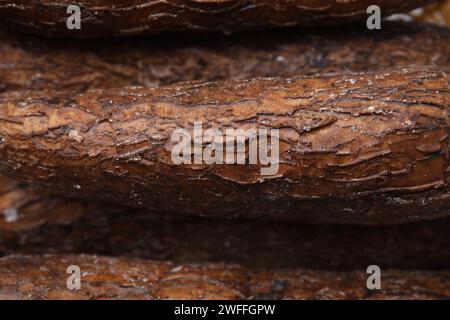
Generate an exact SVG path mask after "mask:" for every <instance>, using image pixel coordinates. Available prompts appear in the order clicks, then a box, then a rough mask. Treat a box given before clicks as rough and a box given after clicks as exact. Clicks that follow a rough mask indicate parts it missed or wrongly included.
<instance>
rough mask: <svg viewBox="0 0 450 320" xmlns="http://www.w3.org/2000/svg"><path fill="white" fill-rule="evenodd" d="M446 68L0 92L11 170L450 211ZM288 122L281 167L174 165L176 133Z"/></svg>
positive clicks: (277, 199) (310, 209)
mask: <svg viewBox="0 0 450 320" xmlns="http://www.w3.org/2000/svg"><path fill="white" fill-rule="evenodd" d="M449 101H450V93H449V72H448V68H432V67H410V68H399V69H393V70H390V71H378V72H373V73H349V74H342V75H338V74H328V75H316V76H313V77H297V78H292V79H290V80H283V79H253V80H247V81H224V82H215V83H204V84H180V85H173V86H169V87H162V88H124V89H118V90H92V91H88V92H86V93H83V94H71V93H70V92H52V91H44V92H26V93H24V92H11V93H4V94H2V95H0V122H1V123H2V126H1V127H0V138H1V143H0V170H2V171H3V172H4V173H5V174H11V175H13V176H14V177H15V178H18V179H19V181H22V182H27V183H30V184H32V185H35V186H40V187H43V188H44V189H49V190H52V191H57V192H61V193H62V194H64V195H67V196H71V197H80V198H86V199H94V200H107V201H117V202H120V203H122V204H128V205H131V206H144V207H147V208H149V209H153V210H156V211H161V210H162V211H166V212H177V213H179V214H193V215H207V216H213V217H227V218H230V217H237V216H240V217H260V218H262V217H270V218H272V219H295V220H300V221H310V222H337V223H393V222H405V221H414V220H420V219H429V218H436V217H440V216H444V215H447V206H448V201H449V200H448V197H449V195H448V186H447V184H448V177H447V175H448V174H447V167H448V147H447V145H448V142H447V139H448V118H447V116H446V110H447V108H448V106H449ZM195 121H202V122H203V125H204V127H205V128H215V129H221V130H224V129H225V128H235V129H239V128H241V129H246V130H247V129H251V128H254V129H260V128H268V129H278V130H279V131H280V159H279V160H280V161H279V170H278V172H277V173H276V174H274V175H273V176H261V172H260V169H261V168H260V166H259V165H254V166H250V165H217V164H211V165H206V164H202V165H194V164H192V165H187V164H185V165H174V164H173V162H172V158H171V150H172V148H173V147H174V145H175V142H174V141H172V140H171V134H172V133H173V131H174V130H175V129H176V128H178V127H181V128H185V129H188V130H191V129H192V127H193V123H194V122H195Z"/></svg>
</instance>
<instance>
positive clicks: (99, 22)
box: [0, 0, 433, 37]
mask: <svg viewBox="0 0 450 320" xmlns="http://www.w3.org/2000/svg"><path fill="white" fill-rule="evenodd" d="M431 2H433V1H432V0H378V1H372V0H371V1H369V0H354V1H336V0H322V1H310V0H295V1H291V0H222V1H217V0H202V1H191V0H166V1H151V0H128V1H123V0H113V1H111V0H99V1H95V2H94V3H93V2H92V1H88V0H81V1H77V2H76V4H77V5H79V6H80V7H81V8H82V10H81V14H82V22H81V24H82V26H81V29H80V30H70V29H68V28H67V18H68V14H67V12H66V10H67V7H68V6H69V5H72V4H73V2H72V1H71V0H59V1H54V0H52V1H42V0H23V1H18V0H1V1H0V21H2V22H3V24H4V25H5V26H7V27H12V28H14V29H18V30H22V31H28V32H34V33H38V34H44V35H51V36H66V37H67V36H71V37H105V36H126V35H136V34H149V33H156V32H163V31H184V32H185V31H187V30H188V31H222V32H224V33H227V34H228V33H231V32H233V31H236V30H249V29H250V30H251V29H267V28H276V27H294V26H317V25H335V24H338V23H348V22H352V21H360V22H361V23H364V25H365V20H366V19H367V13H366V11H367V8H368V7H369V6H370V5H373V4H376V5H378V6H380V8H381V12H382V14H383V15H388V14H391V13H398V12H408V11H409V10H411V9H414V8H417V7H420V6H422V5H425V4H428V3H431Z"/></svg>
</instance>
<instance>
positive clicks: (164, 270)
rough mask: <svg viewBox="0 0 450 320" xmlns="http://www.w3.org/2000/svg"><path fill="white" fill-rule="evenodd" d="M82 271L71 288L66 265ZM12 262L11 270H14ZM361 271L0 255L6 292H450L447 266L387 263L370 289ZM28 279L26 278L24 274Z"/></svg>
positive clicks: (202, 295) (336, 295)
mask: <svg viewBox="0 0 450 320" xmlns="http://www.w3.org/2000/svg"><path fill="white" fill-rule="evenodd" d="M69 265H77V266H79V267H80V270H81V272H82V277H81V288H80V290H75V291H71V290H69V289H67V285H66V280H67V278H68V274H67V273H66V269H67V267H68V266H69ZM11 270H14V272H11ZM367 277H368V275H367V274H366V273H365V272H363V271H343V272H339V271H329V272H327V271H313V270H302V269H293V270H292V269H289V270H268V271H257V270H251V269H246V268H243V267H240V266H238V265H229V264H191V265H176V264H173V263H170V262H154V261H146V260H133V259H115V258H107V257H98V256H87V255H80V256H73V255H67V256H51V255H44V256H10V257H5V258H2V259H0V298H2V299H183V300H188V299H195V300H198V299H221V300H228V299H238V300H244V299H246V300H247V299H295V300H299V299H315V300H316V299H320V300H325V299H333V300H336V299H337V300H342V299H364V300H366V299H375V300H377V299H382V300H390V299H402V300H404V299H414V300H417V299H433V300H434V299H448V298H449V297H450V285H449V281H448V278H449V277H450V273H449V272H448V271H441V272H417V271H396V270H390V271H384V272H383V285H382V288H381V290H375V291H368V290H367V287H366V281H367ZM23 279H26V281H24V280H23Z"/></svg>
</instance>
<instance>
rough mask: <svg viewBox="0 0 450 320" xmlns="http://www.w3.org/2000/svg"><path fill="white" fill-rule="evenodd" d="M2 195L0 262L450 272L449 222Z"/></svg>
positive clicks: (16, 191) (19, 190) (20, 190)
mask: <svg viewBox="0 0 450 320" xmlns="http://www.w3.org/2000/svg"><path fill="white" fill-rule="evenodd" d="M1 180H3V181H4V180H5V179H4V178H3V179H1ZM1 180H0V181H1ZM8 185H9V186H11V182H10V183H9V184H8ZM1 190H2V184H1V183H0V256H1V255H8V254H45V253H51V254H79V253H88V254H100V255H107V256H117V257H135V258H136V257H138V258H145V259H150V260H170V261H173V262H174V263H181V264H186V263H193V262H194V263H202V262H227V263H230V262H231V263H239V264H241V265H243V266H247V267H258V268H264V267H267V268H280V267H289V268H306V269H311V268H312V269H328V270H337V269H364V268H366V267H367V266H368V265H371V264H373V263H374V262H376V263H377V264H379V265H382V266H383V267H384V268H396V269H400V268H401V269H421V270H425V269H431V270H436V269H446V268H449V267H450V235H449V233H448V230H449V227H450V219H449V218H446V219H438V220H434V221H420V222H415V223H411V224H402V225H394V226H378V227H365V226H361V227H360V226H330V225H302V224H293V223H290V222H289V223H284V222H273V221H268V222H265V221H254V220H252V221H249V220H221V219H211V218H192V217H189V218H180V217H177V216H175V217H167V216H164V217H162V216H161V215H159V214H157V213H152V212H148V211H146V210H138V209H132V208H124V207H120V206H114V205H107V204H100V203H91V202H85V201H80V200H69V199H65V198H58V197H48V196H44V195H42V194H38V193H36V192H34V191H33V190H32V188H30V187H25V186H16V187H15V188H13V189H11V188H9V190H8V192H5V191H4V190H3V192H2V191H1ZM8 208H9V209H13V208H15V209H17V211H16V212H17V215H16V219H14V220H12V219H9V220H7V219H6V218H7V217H8V216H7V215H6V214H4V213H5V212H6V211H5V210H7V209H8ZM256 230H257V232H255V231H256ZM206 239H207V240H206Z"/></svg>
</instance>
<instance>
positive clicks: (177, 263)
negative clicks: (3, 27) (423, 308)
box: [0, 1, 450, 299]
mask: <svg viewBox="0 0 450 320" xmlns="http://www.w3.org/2000/svg"><path fill="white" fill-rule="evenodd" d="M331 2H333V3H334V1H330V3H331ZM380 2H382V3H380V4H381V5H382V6H385V7H384V8H385V9H386V10H385V11H384V13H391V12H397V11H398V10H400V9H402V10H403V11H404V10H409V9H412V8H415V7H417V6H419V5H422V4H425V3H428V2H430V1H401V2H396V1H389V2H386V1H380ZM12 3H17V1H0V17H2V16H3V17H6V16H7V17H8V19H7V21H8V22H9V23H10V24H13V26H14V27H15V28H18V29H22V30H27V31H33V32H38V33H42V34H50V35H64V36H71V35H72V34H69V33H68V30H66V29H64V28H62V27H61V26H60V24H61V23H62V21H63V20H62V19H63V18H62V17H65V14H63V13H61V12H59V7H61V8H62V7H64V1H61V6H59V7H58V8H53V7H52V5H54V3H53V2H52V3H50V4H48V5H44V6H41V7H40V10H39V13H40V14H42V15H43V16H42V17H40V18H39V19H38V21H39V23H31V22H30V21H31V20H30V19H31V17H32V16H33V15H32V14H33V13H34V12H36V11H35V6H36V4H35V3H34V2H33V1H28V2H27V5H23V6H12V5H11V4H12ZM36 3H37V2H36ZM136 3H137V1H135V2H133V4H132V5H130V7H131V8H133V6H136V10H134V9H132V10H122V11H121V9H123V8H120V6H117V7H115V8H114V10H115V12H114V17H116V19H119V20H117V21H115V22H114V23H112V22H111V21H109V20H108V19H106V18H107V17H110V16H112V15H111V12H110V10H109V11H108V8H107V6H106V7H105V6H103V8H105V9H104V10H99V8H97V7H91V6H89V5H88V4H86V6H85V9H86V10H87V12H88V14H90V15H92V17H91V19H89V20H88V23H87V25H86V26H85V29H83V30H84V31H82V32H80V33H76V34H74V35H75V36H76V37H89V36H111V35H126V34H130V33H131V34H142V33H154V32H160V31H162V30H178V31H179V30H185V29H186V28H188V29H198V28H200V29H205V30H206V29H208V30H226V31H235V30H238V29H261V28H267V27H274V26H287V25H296V24H298V23H294V22H298V21H300V20H299V18H298V17H299V16H302V17H303V16H305V14H306V16H307V17H308V19H306V20H302V21H303V22H302V24H308V25H311V24H312V25H317V24H320V25H322V24H328V23H335V22H336V21H339V22H340V21H341V20H342V19H344V17H346V18H345V19H346V21H349V20H348V19H350V20H353V19H356V20H358V19H361V18H362V17H364V16H365V7H366V6H367V3H366V1H356V2H354V3H353V2H352V3H350V4H339V5H330V6H328V7H327V9H323V8H314V7H307V6H304V5H302V1H298V3H297V7H296V10H293V8H291V7H290V6H292V2H287V1H286V2H285V1H277V2H273V1H270V2H267V3H266V2H264V3H265V6H262V7H261V8H264V10H263V11H260V9H258V8H260V7H258V6H252V3H253V1H223V2H217V1H214V4H213V3H207V2H206V1H202V2H201V3H200V2H198V3H197V2H195V3H196V4H195V6H199V7H198V8H197V7H189V10H185V9H186V7H185V6H184V4H183V1H178V2H177V1H169V2H168V3H170V4H173V6H170V8H166V7H164V6H137V5H136ZM190 3H191V2H190ZM308 3H310V2H308ZM399 3H401V5H400V4H399ZM175 4H176V5H175ZM180 6H181V7H183V8H185V9H183V10H181V11H177V10H178V9H179V8H180ZM201 6H202V7H201ZM214 6H219V7H220V6H223V7H220V8H222V9H223V10H218V8H216V7H214ZM200 7H201V8H200ZM139 8H140V9H139ZM275 8H276V10H275ZM319 9H320V10H319ZM362 9H364V10H363V11H361V10H362ZM394 9H395V10H394ZM46 10H49V11H48V12H47V11H46ZM141 10H144V11H145V14H146V15H147V16H148V15H149V14H150V16H151V15H155V17H156V16H160V15H159V13H161V12H162V11H164V12H166V13H171V16H172V17H173V21H172V20H171V19H165V20H159V19H147V20H142V19H134V20H133V19H130V17H131V16H133V17H140V16H141V14H142V12H140V11H141ZM148 10H150V11H151V12H150V13H149V12H147V11H148ZM152 10H153V11H152ZM173 10H175V11H174V12H172V11H173ZM208 10H211V11H210V12H214V14H213V15H219V16H220V17H222V18H223V20H220V19H219V20H216V21H215V23H214V24H212V23H211V21H214V20H211V17H210V16H208V15H205V12H209V11H208ZM261 10H262V9H261ZM271 10H275V11H277V14H275V15H274V14H273V12H272V14H271V17H272V18H273V19H271V20H270V23H269V22H268V20H267V17H266V16H265V14H267V13H268V12H271ZM116 11H117V12H116ZM64 12H65V11H64ZM93 12H97V13H95V14H94V13H93ZM118 12H128V14H130V15H131V16H121V15H120V14H119V13H118ZM219 12H221V13H219ZM262 12H264V14H262ZM287 12H289V13H290V14H287ZM305 12H306V13H305ZM105 17H106V18H105ZM324 17H326V18H324ZM225 18H226V19H225ZM244 18H245V19H244ZM33 19H34V18H33ZM33 21H35V20H33ZM130 21H134V22H135V23H137V24H136V25H133V26H130V25H129V22H130ZM242 21H246V23H242ZM48 22H54V23H52V24H49V23H48ZM112 26H114V27H112ZM191 31H192V30H191ZM0 37H1V41H0V92H1V94H0V172H1V174H2V176H0V214H3V216H2V219H1V220H0V252H1V253H2V255H3V256H4V258H1V259H0V298H8V299H42V298H45V299H55V298H56V299H78V298H80V299H97V298H114V299H126V298H136V299H421V298H426V299H442V298H448V297H449V296H450V282H449V274H448V270H449V269H450V250H449V248H450V246H449V244H450V237H449V236H448V227H449V226H450V220H449V218H446V217H447V216H450V211H449V206H450V177H449V170H448V168H449V153H448V143H449V141H448V139H449V130H448V127H449V118H448V108H449V107H450V29H448V28H446V27H437V26H432V25H427V24H421V23H400V22H383V28H382V29H381V30H378V31H369V30H367V29H366V28H365V23H361V22H360V23H359V24H358V23H357V24H355V25H349V26H341V27H339V28H336V27H333V28H332V29H330V28H326V27H321V28H318V29H314V30H312V29H301V30H297V29H283V30H272V31H269V32H266V33H238V34H236V35H233V36H228V37H222V36H218V35H217V34H202V35H201V36H198V35H194V36H192V35H182V34H176V35H169V36H167V35H165V34H164V35H159V36H155V37H153V38H150V39H151V41H150V40H149V38H145V39H143V38H119V39H102V40H77V41H71V42H70V43H68V42H67V41H66V40H62V39H41V38H37V37H35V36H30V35H19V34H15V33H12V32H10V31H3V32H2V34H1V35H0ZM195 121H202V122H203V125H204V126H205V128H215V129H222V130H225V129H226V128H235V129H249V128H250V129H261V128H265V129H277V130H279V131H280V140H281V141H280V167H279V171H278V172H277V174H275V175H272V176H261V175H260V169H261V167H260V166H259V165H256V166H249V165H244V166H236V165H218V164H208V165H207V164H201V165H181V166H175V165H174V164H173V163H172V162H171V158H170V150H171V149H172V147H173V142H172V141H171V139H170V138H171V132H172V131H173V130H174V129H175V128H177V127H182V128H185V129H188V130H192V128H193V123H194V122H195ZM199 215H200V216H202V218H199V217H198V216H199ZM224 218H226V220H225V219H224ZM230 218H231V219H230ZM428 220H430V221H428ZM304 222H307V223H314V225H305V224H301V223H304ZM331 224H339V225H331ZM369 225H370V226H369ZM373 225H376V226H373ZM85 254H88V255H85ZM97 255H98V256H97ZM373 263H376V264H379V265H380V267H381V268H382V270H383V286H382V290H380V291H370V290H368V289H367V287H366V278H367V276H368V275H367V274H366V272H365V269H366V267H367V266H368V265H370V264H373ZM69 265H78V266H80V268H81V270H82V272H83V277H82V289H81V290H79V291H70V290H68V289H67V286H66V280H67V277H68V274H67V273H66V272H65V271H66V268H67V267H68V266H69Z"/></svg>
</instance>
